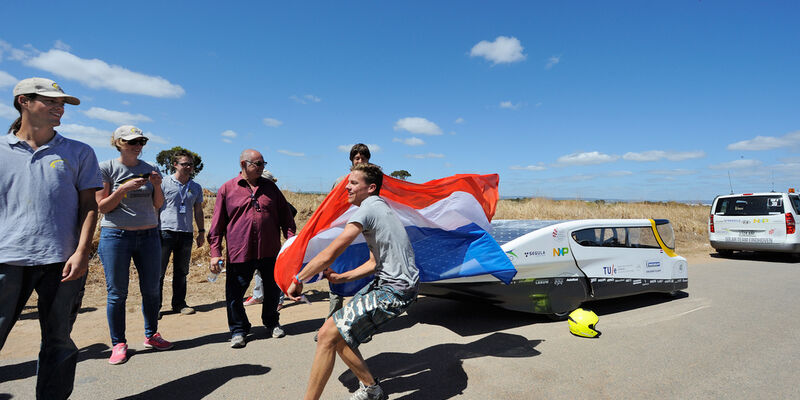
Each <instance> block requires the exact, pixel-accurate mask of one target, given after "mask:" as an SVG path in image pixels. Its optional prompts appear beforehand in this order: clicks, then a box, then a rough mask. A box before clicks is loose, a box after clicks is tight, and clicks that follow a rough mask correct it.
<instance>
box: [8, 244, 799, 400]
mask: <svg viewBox="0 0 800 400" xmlns="http://www.w3.org/2000/svg"><path fill="white" fill-rule="evenodd" d="M689 268H690V269H689V289H688V290H686V292H685V295H683V296H680V297H678V298H675V299H671V298H667V297H665V296H664V295H657V294H655V295H640V296H634V297H628V298H624V299H617V300H613V301H602V302H594V303H588V304H587V305H585V307H586V308H590V309H593V310H594V311H596V312H597V314H598V315H599V316H600V322H599V324H598V329H599V330H600V331H602V336H601V337H600V338H598V339H584V338H578V337H574V336H572V335H570V333H569V330H568V327H567V323H566V322H550V321H548V320H546V319H544V318H541V317H537V316H532V315H527V314H520V313H513V312H507V311H503V310H500V309H496V308H493V307H487V306H482V305H478V304H470V303H463V302H456V301H450V300H442V299H432V298H421V299H420V300H419V301H418V303H417V304H415V305H414V306H413V307H412V308H411V310H410V312H409V313H408V314H407V315H403V316H401V317H400V318H398V319H397V320H395V321H393V322H392V323H391V324H390V326H389V327H388V328H387V329H386V331H385V332H383V333H381V334H378V335H377V336H375V338H374V339H373V340H372V342H371V343H367V344H364V345H363V346H362V347H361V350H362V353H363V354H364V357H365V358H366V359H367V361H368V363H369V365H370V367H371V369H372V370H373V372H374V373H375V374H376V375H377V376H379V377H382V379H383V387H384V389H385V390H386V391H387V392H388V393H389V397H390V398H391V399H400V398H402V399H450V398H463V399H534V398H536V399H542V398H545V399H574V398H591V399H620V398H623V399H642V398H662V399H694V398H696V399H717V398H725V399H731V398H733V399H735V398H740V399H753V398H770V399H788V398H800V383H798V379H797V378H798V376H799V375H798V372H797V371H798V370H800V361H798V360H800V346H798V343H800V317H798V312H797V311H798V301H799V300H800V295H798V290H797V289H796V286H797V283H798V282H800V279H798V278H800V263H796V261H794V260H792V259H788V258H786V257H776V256H753V255H748V256H743V257H739V258H738V259H726V260H718V261H715V262H711V263H705V264H690V266H689ZM312 297H316V298H318V299H319V300H321V299H323V298H324V296H323V295H322V294H321V293H320V294H319V295H317V296H312ZM199 308H200V310H201V311H202V312H200V313H198V314H196V315H194V316H180V315H168V316H165V317H164V319H163V320H162V323H161V328H160V330H161V332H162V334H164V336H165V337H166V338H168V339H171V340H173V341H175V343H176V348H175V349H174V350H171V351H166V352H155V351H152V350H145V349H144V348H143V346H142V345H141V342H140V341H139V340H134V339H133V338H132V337H133V336H136V335H141V329H142V322H141V317H140V316H139V315H138V314H139V313H138V312H131V313H129V314H128V336H129V343H130V344H131V348H132V349H134V350H136V353H135V354H134V355H133V356H132V357H131V359H130V361H128V363H126V364H123V365H119V366H111V365H109V364H108V363H107V358H108V356H109V349H108V343H109V342H108V339H107V327H106V324H105V313H104V312H103V310H97V311H92V312H86V313H83V314H81V316H80V317H79V320H78V324H77V325H76V327H75V332H74V333H73V336H74V337H75V338H76V342H77V343H78V345H79V347H81V348H82V350H81V357H80V362H79V364H78V372H77V377H76V381H75V390H74V392H73V396H72V397H73V399H91V400H101V399H118V398H124V399H139V398H141V399H200V398H206V399H298V398H301V397H302V394H303V392H304V388H305V384H306V379H307V377H308V371H309V368H310V365H311V360H312V357H313V352H314V342H313V339H312V337H313V335H314V330H315V329H316V328H317V327H318V326H319V325H320V324H321V322H322V319H321V317H322V316H323V315H324V314H325V312H326V310H327V302H326V301H319V302H316V303H314V304H312V305H310V306H309V305H294V306H291V307H287V308H286V309H285V311H284V312H282V316H281V318H282V322H283V323H284V326H285V329H286V331H287V333H289V336H287V337H285V338H282V339H271V338H269V339H268V338H266V331H265V330H264V328H260V329H256V330H255V334H254V335H252V336H251V337H250V342H249V343H248V345H247V347H246V348H245V349H241V350H234V349H230V348H229V347H228V342H227V340H228V334H227V333H226V325H225V312H224V309H223V308H222V303H221V302H220V303H215V304H210V305H206V306H201V307H199ZM248 311H249V312H252V314H251V321H252V320H255V317H256V313H257V310H256V309H254V308H250V309H249V310H248ZM18 325H19V326H17V327H15V330H14V331H12V334H11V336H10V337H9V340H8V342H7V343H6V348H4V349H3V354H0V400H5V399H30V398H32V397H33V388H34V385H35V373H36V371H35V367H36V363H35V358H36V349H35V346H34V348H32V349H31V348H27V347H30V345H24V344H25V343H30V342H31V341H33V343H35V342H36V341H38V336H37V335H38V324H37V323H36V320H32V319H29V320H23V321H20V324H18ZM34 339H35V340H34ZM23 345H24V346H23ZM23 347H24V348H23ZM356 385H357V383H356V381H355V379H354V378H353V376H352V375H351V374H349V373H348V372H347V368H346V367H345V366H344V364H343V363H342V362H341V361H337V364H336V367H335V369H334V372H333V375H332V377H331V380H330V381H329V382H328V385H327V387H326V390H325V393H324V395H323V398H325V399H343V398H344V399H346V398H348V397H349V395H350V390H352V389H354V388H355V386H356Z"/></svg>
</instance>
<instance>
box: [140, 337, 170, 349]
mask: <svg viewBox="0 0 800 400" xmlns="http://www.w3.org/2000/svg"><path fill="white" fill-rule="evenodd" d="M172 346H173V344H172V343H170V342H168V341H166V340H164V338H162V337H161V334H160V333H156V334H155V335H153V336H150V337H149V338H145V339H144V347H145V348H147V349H156V350H169V349H171V348H172Z"/></svg>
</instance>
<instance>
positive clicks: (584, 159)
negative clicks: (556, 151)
mask: <svg viewBox="0 0 800 400" xmlns="http://www.w3.org/2000/svg"><path fill="white" fill-rule="evenodd" d="M617 158H619V156H615V155H608V154H603V153H600V152H597V151H592V152H586V153H572V154H567V155H565V156H561V157H559V158H558V160H556V163H557V164H558V165H562V166H565V165H594V164H604V163H610V162H613V161H616V160H617Z"/></svg>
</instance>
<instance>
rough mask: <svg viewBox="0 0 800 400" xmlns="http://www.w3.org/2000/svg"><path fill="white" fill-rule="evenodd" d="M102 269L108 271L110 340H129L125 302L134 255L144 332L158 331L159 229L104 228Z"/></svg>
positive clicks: (151, 333) (149, 334) (101, 236)
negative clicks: (126, 328) (126, 330)
mask: <svg viewBox="0 0 800 400" xmlns="http://www.w3.org/2000/svg"><path fill="white" fill-rule="evenodd" d="M97 254H99V255H100V261H102V262H103V271H104V272H105V274H106V289H107V290H108V300H107V305H106V315H107V317H108V329H109V331H110V333H111V343H112V344H113V345H117V344H119V343H127V340H126V339H125V301H126V300H127V299H128V282H129V280H130V266H131V258H133V264H134V265H135V266H136V270H137V271H138V272H139V290H140V291H141V292H142V315H143V316H144V335H145V336H146V337H150V336H153V335H155V334H156V332H158V310H159V308H160V304H159V303H160V302H161V293H160V292H159V290H158V281H159V277H160V276H161V265H160V264H161V239H160V238H159V235H158V229H157V228H153V229H145V230H141V231H126V230H122V229H114V228H103V229H102V231H101V232H100V246H99V247H98V248H97Z"/></svg>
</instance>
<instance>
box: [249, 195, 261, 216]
mask: <svg viewBox="0 0 800 400" xmlns="http://www.w3.org/2000/svg"><path fill="white" fill-rule="evenodd" d="M250 202H252V203H253V206H254V207H255V208H256V212H261V206H260V205H259V204H258V199H257V198H256V194H255V193H250Z"/></svg>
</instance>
